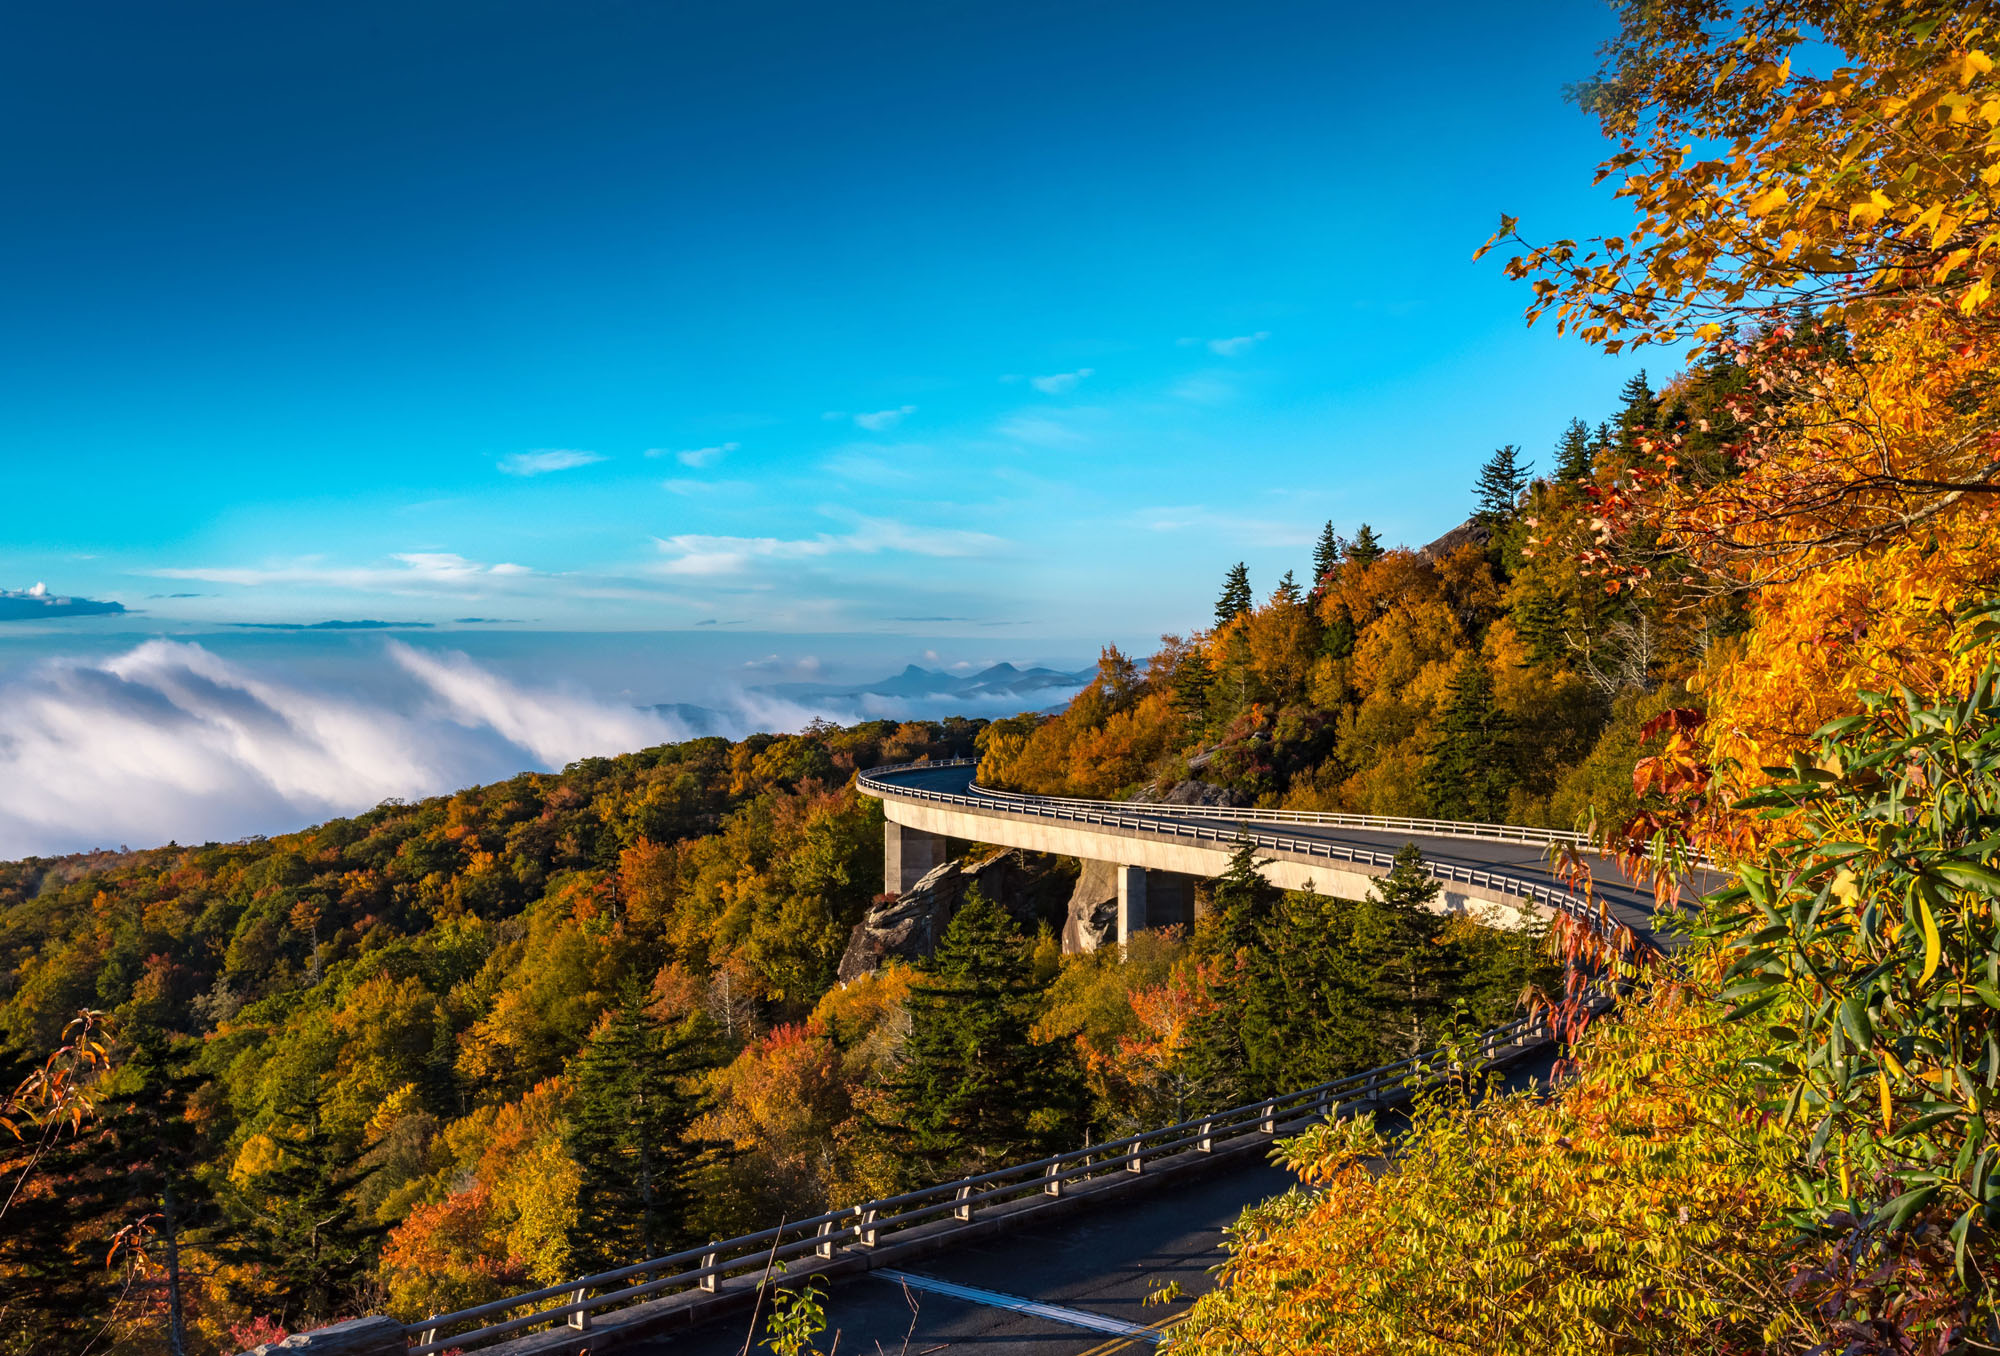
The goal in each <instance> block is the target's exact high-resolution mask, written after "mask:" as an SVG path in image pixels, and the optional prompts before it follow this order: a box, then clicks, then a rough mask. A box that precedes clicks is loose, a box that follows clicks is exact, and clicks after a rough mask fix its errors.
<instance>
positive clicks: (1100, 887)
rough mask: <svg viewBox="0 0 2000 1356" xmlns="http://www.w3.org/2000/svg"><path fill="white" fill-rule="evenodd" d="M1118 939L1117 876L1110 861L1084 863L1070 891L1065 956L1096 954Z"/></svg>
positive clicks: (1064, 924) (1064, 947) (1065, 922)
mask: <svg viewBox="0 0 2000 1356" xmlns="http://www.w3.org/2000/svg"><path fill="white" fill-rule="evenodd" d="M1116 940H1118V876H1117V867H1116V866H1114V865H1113V864H1112V863H1110V862H1097V861H1085V862H1084V863H1083V871H1082V873H1081V874H1079V875H1078V876H1077V878H1076V888H1075V889H1073V890H1071V891H1070V895H1069V907H1068V909H1067V910H1066V912H1065V917H1064V919H1063V930H1062V949H1063V954H1065V955H1071V956H1073V955H1076V954H1078V953H1079V952H1084V951H1095V950H1097V948H1098V947H1100V946H1103V945H1104V944H1105V943H1106V942H1113V941H1116Z"/></svg>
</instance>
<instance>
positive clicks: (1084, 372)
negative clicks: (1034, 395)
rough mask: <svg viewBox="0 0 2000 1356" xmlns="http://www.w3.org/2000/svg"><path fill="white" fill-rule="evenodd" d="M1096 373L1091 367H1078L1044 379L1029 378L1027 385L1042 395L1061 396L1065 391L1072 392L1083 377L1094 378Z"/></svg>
mask: <svg viewBox="0 0 2000 1356" xmlns="http://www.w3.org/2000/svg"><path fill="white" fill-rule="evenodd" d="M1096 372H1097V369H1095V368H1092V367H1079V368H1077V369H1076V371H1074V372H1057V373H1054V374H1052V375H1050V376H1046V377H1031V378H1029V380H1028V384H1029V385H1030V386H1032V387H1034V388H1035V389H1036V390H1037V391H1040V392H1041V393H1042V394H1043V395H1061V394H1063V393H1064V392H1065V391H1074V390H1075V389H1076V386H1077V383H1078V382H1080V381H1082V380H1083V379H1084V378H1085V377H1089V376H1095V375H1096Z"/></svg>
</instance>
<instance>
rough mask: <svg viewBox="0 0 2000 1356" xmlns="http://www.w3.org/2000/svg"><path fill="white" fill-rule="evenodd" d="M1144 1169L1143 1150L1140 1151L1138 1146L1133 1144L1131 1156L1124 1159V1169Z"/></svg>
mask: <svg viewBox="0 0 2000 1356" xmlns="http://www.w3.org/2000/svg"><path fill="white" fill-rule="evenodd" d="M1145 1170H1146V1155H1145V1154H1144V1153H1143V1152H1141V1151H1140V1149H1139V1147H1138V1146H1137V1145H1136V1144H1135V1145H1133V1146H1132V1156H1131V1157H1130V1158H1128V1159H1126V1160H1125V1171H1127V1172H1144V1171H1145Z"/></svg>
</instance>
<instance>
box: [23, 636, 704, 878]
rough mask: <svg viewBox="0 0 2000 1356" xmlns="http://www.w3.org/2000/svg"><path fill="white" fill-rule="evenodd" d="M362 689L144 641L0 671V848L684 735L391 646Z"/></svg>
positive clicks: (456, 780) (285, 818) (177, 832)
mask: <svg viewBox="0 0 2000 1356" xmlns="http://www.w3.org/2000/svg"><path fill="white" fill-rule="evenodd" d="M382 678H383V682H382V683H381V684H380V685H379V687H378V690H377V691H375V692H373V693H370V694H368V695H365V696H361V695H354V694H351V693H342V694H335V693H329V692H324V691H319V690H315V689H313V688H311V687H308V686H304V685H301V684H297V683H290V682H286V681H283V680H274V679H272V678H269V677H267V676H264V675H262V674H260V673H256V672H252V671H250V670H248V669H246V668H245V667H243V666H241V665H237V664H233V663H230V662H228V661H225V660H223V659H221V658H218V657H217V656H216V655H214V654H212V653H211V652H209V651H208V650H206V649H204V648H202V647H201V646H200V645H195V644H187V643H180V642H174V641H166V640H152V641H147V642H145V643H144V644H142V645H139V646H137V647H136V648H134V649H132V650H129V651H127V652H125V653H123V654H120V655H117V656H115V657H113V658H111V659H108V660H96V661H83V660H53V661H49V662H47V663H45V664H42V665H40V666H39V667H37V668H35V669H34V670H32V671H29V672H27V673H23V674H20V675H17V676H15V677H12V678H10V679H9V680H8V681H6V682H5V683H4V684H0V857H19V856H27V855H31V854H35V855H45V854H51V853H60V852H71V851H78V850H82V849H87V848H93V847H111V846H115V845H118V844H123V843H129V844H131V845H133V846H135V847H137V846H150V845H155V844H160V843H165V842H168V841H170V840H171V841H176V842H182V843H200V842H207V841H211V840H229V839H234V838H240V837H243V836H244V835H246V834H253V833H278V832H283V831H286V830H290V829H296V828H301V827H303V826H305V825H307V824H310V823H314V822H316V821H318V820H321V819H325V818H327V817H329V816H333V815H342V814H352V813H355V812H356V811H359V810H364V809H367V808H368V807H370V806H372V805H375V804H377V803H379V802H380V801H382V800H384V799H385V798H387V797H391V796H399V797H403V798H405V799H411V798H416V797H420V796H426V795H434V794H437V793H440V792H445V791H451V790H455V789H457V788H459V787H461V786H466V785H470V784H473V783H476V782H481V781H489V780H495V779H498V778H501V777H505V776H509V775H511V774H512V773H514V772H517V771H519V770H520V769H521V768H522V767H524V766H529V765H534V766H539V767H543V768H557V767H561V766H562V765H563V764H564V763H567V762H569V761H571V760H573V759H576V758H581V757H585V756H587V755H592V754H615V753H622V752H625V751H627V750H630V749H636V748H643V747H645V746H647V745H650V744H658V743H662V742H664V741H667V740H673V739H681V738H685V737H687V734H688V731H687V729H686V727H685V726H684V725H682V724H681V723H679V722H677V721H675V720H673V719H672V718H670V717H667V716H664V715H661V714H659V713H655V712H649V711H641V710H637V709H634V708H632V707H629V706H619V705H614V704H607V703H604V702H600V701H597V700H596V699H594V698H590V697H587V696H584V695H581V694H577V693H570V692H562V691H555V690H542V689H533V688H527V687H523V686H521V685H518V684H515V683H512V682H509V681H508V680H506V679H503V678H501V677H498V676H497V675H494V674H492V673H490V672H487V671H486V670H484V669H482V668H480V667H479V666H478V665H476V664H474V663H473V662H472V661H471V660H470V659H468V658H466V657H465V656H464V655H462V654H455V653H444V654H440V653H438V652H435V651H419V650H416V649H413V648H411V647H409V646H406V645H402V644H398V643H395V642H391V643H390V644H389V645H388V646H386V647H385V650H384V664H383V674H382Z"/></svg>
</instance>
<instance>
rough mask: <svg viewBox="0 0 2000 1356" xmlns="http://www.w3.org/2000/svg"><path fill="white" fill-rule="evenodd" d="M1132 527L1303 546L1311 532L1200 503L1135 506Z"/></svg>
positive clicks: (1302, 526)
mask: <svg viewBox="0 0 2000 1356" xmlns="http://www.w3.org/2000/svg"><path fill="white" fill-rule="evenodd" d="M1131 522H1132V524H1133V525H1134V526H1135V527H1139V528H1143V529H1144V530H1146V531H1148V532H1194V531H1199V532H1202V533H1204V534H1206V535H1207V536H1209V537H1211V538H1215V539H1219V540H1224V541H1230V542H1239V543H1242V544H1245V545H1258V546H1305V545H1309V544H1310V543H1311V542H1312V541H1313V533H1312V531H1311V530H1310V529H1309V528H1308V526H1306V525H1305V524H1303V523H1298V522H1290V521H1286V520H1282V519H1272V518H1247V517H1242V516H1239V515H1237V514H1231V513H1217V512H1216V511H1215V510H1213V509H1211V508H1207V507H1205V506H1203V505H1200V504H1178V505H1162V506H1157V507H1153V508H1142V509H1138V510H1136V511H1135V512H1134V513H1133V514H1132V516H1131Z"/></svg>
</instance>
